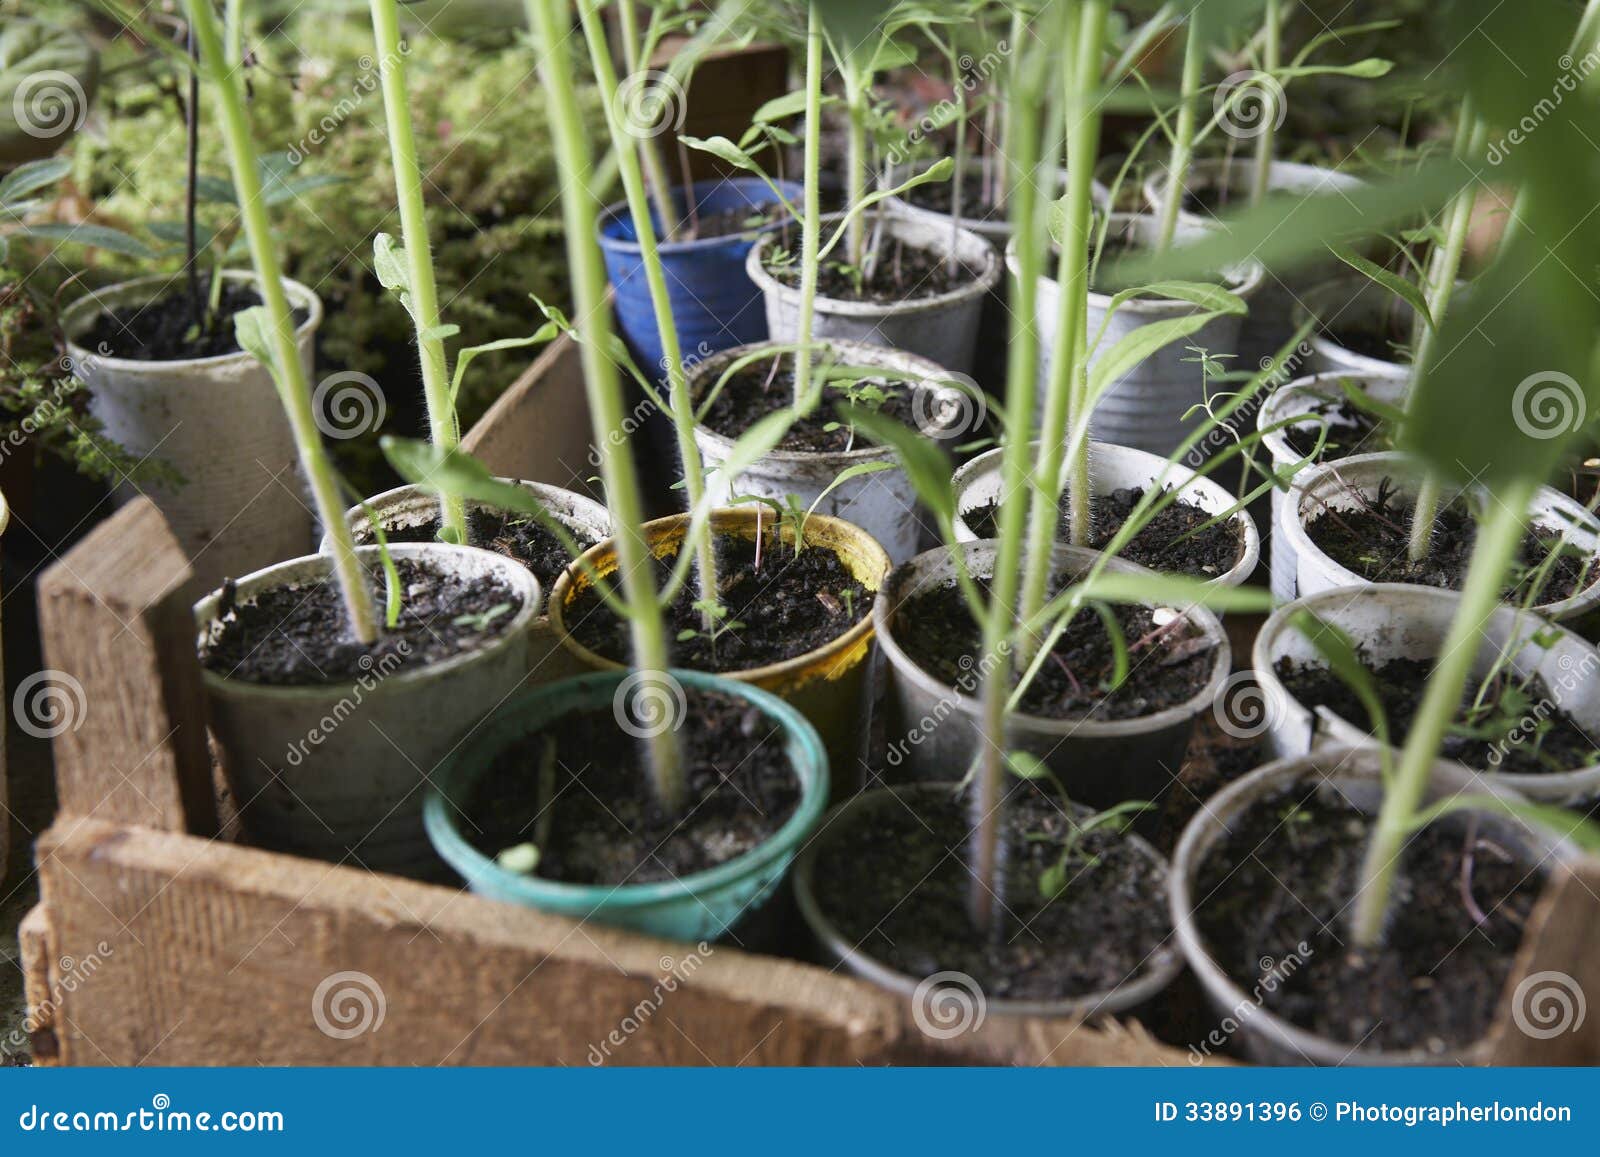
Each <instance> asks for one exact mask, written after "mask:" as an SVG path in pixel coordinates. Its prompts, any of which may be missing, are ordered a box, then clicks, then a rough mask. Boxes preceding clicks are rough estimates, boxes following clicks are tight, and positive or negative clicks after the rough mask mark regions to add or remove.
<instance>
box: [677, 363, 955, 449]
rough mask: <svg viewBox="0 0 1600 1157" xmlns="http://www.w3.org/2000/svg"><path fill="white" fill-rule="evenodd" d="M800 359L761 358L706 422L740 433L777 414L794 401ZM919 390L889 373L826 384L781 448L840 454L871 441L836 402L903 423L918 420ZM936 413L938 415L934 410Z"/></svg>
mask: <svg viewBox="0 0 1600 1157" xmlns="http://www.w3.org/2000/svg"><path fill="white" fill-rule="evenodd" d="M793 365H794V360H793V358H792V357H790V356H789V355H788V354H784V355H782V357H781V360H780V359H779V358H773V359H770V360H768V361H766V362H755V363H752V364H751V365H749V366H746V367H745V368H744V369H742V370H740V371H739V372H738V373H736V374H735V375H734V376H733V377H731V378H729V379H728V381H727V384H726V385H724V386H723V387H722V389H721V391H720V392H719V393H718V394H717V396H716V398H715V399H714V400H713V401H712V403H711V408H710V409H709V410H707V411H706V416H705V424H706V426H707V427H708V428H710V429H711V430H714V431H715V432H717V433H718V434H721V435H722V436H723V437H724V438H737V437H739V436H740V435H741V434H743V433H744V432H745V431H746V430H748V429H750V427H751V426H754V425H755V424H756V423H757V422H759V421H760V420H761V419H762V418H765V417H766V416H767V415H768V414H775V413H777V412H778V411H779V410H783V409H786V408H788V407H789V406H791V405H792V404H793V402H794V369H793ZM912 398H913V393H912V390H911V389H910V388H909V386H908V385H907V384H906V383H905V382H904V381H891V380H890V379H888V378H863V379H860V380H857V381H853V382H849V383H847V384H839V385H835V384H831V383H830V384H829V385H826V386H824V387H823V390H822V401H821V404H819V405H818V406H817V407H816V408H815V409H813V410H812V411H811V413H809V414H807V415H806V416H805V417H803V418H800V419H799V420H797V421H796V422H795V423H794V424H793V425H792V426H790V427H789V432H788V433H787V434H785V435H784V438H783V441H782V442H780V443H778V448H779V449H780V450H789V451H797V452H802V453H808V454H836V453H839V452H841V451H844V450H849V449H855V448H859V447H861V446H863V445H871V444H872V443H871V442H870V441H869V440H868V439H867V437H866V436H865V434H863V433H862V432H861V431H858V430H854V429H853V428H852V427H850V426H848V425H846V424H845V423H844V422H842V421H840V420H839V416H838V414H837V413H836V412H835V408H836V407H837V406H839V405H840V404H843V403H848V402H854V403H855V404H857V405H860V406H864V407H866V408H868V409H874V410H877V411H878V412H879V413H880V414H883V415H884V416H885V417H889V418H893V419H894V420H895V421H897V422H900V423H901V424H903V425H906V426H909V427H912V428H913V429H914V428H915V427H916V425H917V415H916V411H915V409H914V407H913V405H912ZM928 416H929V417H932V416H934V415H928Z"/></svg>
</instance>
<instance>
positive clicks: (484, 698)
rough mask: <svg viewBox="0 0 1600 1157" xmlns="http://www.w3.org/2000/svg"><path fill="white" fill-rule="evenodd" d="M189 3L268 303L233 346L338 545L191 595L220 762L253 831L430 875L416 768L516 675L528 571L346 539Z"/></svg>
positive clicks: (463, 551)
mask: <svg viewBox="0 0 1600 1157" xmlns="http://www.w3.org/2000/svg"><path fill="white" fill-rule="evenodd" d="M185 10H186V12H187V15H188V18H189V20H190V22H191V26H192V27H193V28H194V31H195V39H196V44H197V48H198V64H197V67H198V68H200V69H201V72H202V75H203V77H204V78H205V79H206V80H207V81H208V82H209V87H210V88H211V89H212V91H213V93H214V96H215V100H216V109H217V113H218V123H219V125H220V127H221V130H222V133H223V136H224V138H225V140H226V142H227V147H228V152H229V156H230V165H231V169H232V172H233V179H234V183H235V186H236V188H237V190H238V194H239V195H238V203H239V206H240V213H241V217H242V223H243V231H244V236H245V238H246V240H247V243H248V245H249V249H250V254H251V260H252V263H253V265H254V268H255V284H256V286H257V287H258V289H259V291H260V293H261V296H262V298H263V300H264V303H265V304H264V305H262V306H257V307H252V308H249V309H245V310H243V311H242V312H241V313H240V314H239V315H238V318H237V320H236V322H235V326H236V332H237V340H238V344H239V345H240V346H241V347H242V348H243V349H245V350H247V351H249V353H250V354H251V356H253V357H255V358H257V359H259V360H260V361H261V363H262V364H263V365H264V366H265V367H267V368H268V370H269V372H270V375H271V380H272V381H273V383H274V384H275V385H276V387H277V390H278V394H279V397H280V398H281V400H282V405H283V408H284V410H285V411H286V413H287V415H288V420H289V424H290V427H291V429H292V430H293V432H294V437H295V442H296V445H297V448H298V451H299V457H300V464H301V467H302V468H303V470H304V471H305V474H306V477H307V479H308V481H309V483H310V488H311V494H312V497H313V499H314V501H315V503H316V507H317V511H318V513H319V515H320V517H321V519H322V521H323V523H324V525H325V526H326V527H327V528H328V533H329V538H330V540H331V545H332V551H331V553H330V554H328V555H314V556H310V557H304V558H296V559H293V560H291V561H288V562H282V563H279V564H277V565H274V566H270V567H267V568H266V569H264V570H260V571H256V572H254V573H252V574H248V575H245V576H243V577H242V578H240V580H239V581H238V582H234V581H232V580H230V581H228V582H227V583H225V584H224V585H223V586H222V588H221V589H219V590H217V591H216V592H214V593H213V594H211V595H209V596H207V597H206V598H205V599H203V600H202V601H201V602H200V603H199V605H198V606H197V607H196V609H195V614H196V619H197V624H198V627H199V632H200V639H199V649H200V659H201V664H202V666H203V668H204V678H205V689H206V696H207V701H208V706H209V709H210V718H211V724H212V727H213V729H214V732H215V734H216V736H217V742H218V745H219V749H220V752H221V756H222V766H223V771H224V773H225V774H226V775H227V776H228V777H229V781H230V783H231V784H232V786H233V790H234V792H235V796H236V798H238V799H239V800H240V805H241V806H240V821H241V823H242V824H243V825H244V826H245V828H246V829H247V830H248V831H250V832H252V833H253V834H255V836H256V837H257V838H259V839H261V840H263V841H264V842H267V843H269V844H270V845H272V846H275V847H282V848H288V849H292V850H295V851H299V852H302V853H305V854H311V855H321V856H325V857H328V858H332V859H339V860H342V859H345V858H352V857H353V858H354V859H355V860H356V861H357V862H360V863H364V864H367V865H369V866H372V867H375V868H380V869H384V870H392V871H409V872H412V873H422V874H427V873H429V872H432V871H436V870H437V862H436V861H435V860H433V858H432V857H431V855H430V854H429V852H428V846H427V843H426V840H425V838H424V836H423V832H422V816H421V802H422V801H421V788H422V786H423V783H424V781H425V778H426V770H425V769H427V768H429V767H432V766H433V765H434V763H435V762H436V761H437V760H438V759H439V758H440V757H442V756H443V754H444V753H445V752H446V751H447V750H449V749H450V747H452V746H453V745H454V744H455V742H456V741H457V740H458V739H459V738H460V736H461V735H462V734H464V733H465V732H466V731H467V730H469V729H470V728H471V727H472V725H473V724H474V723H475V722H476V720H477V719H478V718H479V717H481V716H482V715H483V713H484V712H485V711H486V710H488V708H489V707H491V706H492V705H493V704H494V703H495V702H496V701H497V700H498V699H500V698H503V697H504V696H506V695H507V694H509V693H510V692H511V691H512V690H513V689H514V688H515V687H516V685H517V683H518V681H519V680H520V679H521V677H522V675H523V673H524V672H525V670H526V662H527V657H526V648H525V647H524V646H522V645H520V644H521V643H522V632H523V631H525V630H526V627H527V624H528V621H529V620H530V619H531V618H532V617H533V615H534V614H535V613H536V612H537V609H538V603H539V590H538V584H537V583H536V582H535V581H534V579H533V576H532V575H530V574H529V573H528V572H527V571H526V570H524V569H523V568H521V567H519V566H517V565H515V564H514V563H512V562H511V561H510V560H508V559H504V558H502V557H500V556H498V555H494V554H490V553H489V552H486V551H476V550H471V549H468V548H465V547H458V546H445V545H442V544H429V545H407V546H397V547H395V548H393V549H384V548H366V549H365V550H362V551H358V550H357V549H356V548H355V546H354V543H353V542H352V540H351V537H350V533H349V529H348V528H347V527H346V526H345V525H344V523H343V521H342V519H341V518H340V513H341V503H340V501H339V490H338V482H337V479H336V476H335V475H334V473H333V471H332V469H331V467H330V465H329V463H328V460H327V457H326V451H325V450H324V448H323V445H322V442H321V439H320V437H319V434H318V430H317V425H316V420H315V415H314V412H313V406H312V394H311V390H310V387H309V383H308V382H307V379H306V373H305V366H304V363H303V361H302V360H301V355H300V349H299V346H298V344H297V342H296V335H295V323H294V317H293V314H292V312H291V306H290V298H289V294H288V292H287V290H286V288H285V287H284V283H283V280H282V277H281V274H280V272H279V265H278V258H277V254H276V253H275V251H274V249H273V244H272V237H271V233H270V228H269V224H268V218H267V205H266V201H265V200H264V198H263V196H262V188H261V177H260V170H259V167H258V164H257V157H256V152H255V146H254V142H253V139H252V136H251V130H250V124H249V120H248V116H247V113H246V109H245V100H244V92H243V83H242V79H241V77H240V76H239V73H238V70H237V69H236V68H235V67H234V65H233V63H232V60H231V58H230V57H229V55H228V54H227V52H226V50H225V48H224V39H223V30H222V28H221V26H220V25H219V23H218V21H217V17H216V15H215V14H214V13H213V11H212V10H211V7H210V5H209V4H207V3H205V2H204V0H191V2H189V3H188V4H186V5H185ZM378 589H381V591H382V602H383V612H382V614H381V616H380V614H379V612H378V609H377V606H376V602H377V600H376V598H375V592H376V590H378ZM424 705H425V706H424ZM357 713H359V714H361V715H363V716H364V719H363V720H362V721H361V722H350V723H349V725H345V724H346V722H347V720H349V717H350V716H351V715H353V714H357ZM363 724H366V725H363ZM397 752H398V753H399V754H398V756H397Z"/></svg>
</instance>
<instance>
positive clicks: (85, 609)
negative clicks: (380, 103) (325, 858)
mask: <svg viewBox="0 0 1600 1157" xmlns="http://www.w3.org/2000/svg"><path fill="white" fill-rule="evenodd" d="M581 387H582V381H581V376H580V371H579V368H578V359H577V357H576V356H575V350H574V348H573V347H572V346H571V344H570V343H566V342H563V343H558V344H557V345H555V346H553V347H552V348H551V349H550V350H549V351H548V352H547V353H546V354H545V355H544V356H543V357H542V358H540V360H539V362H538V363H537V364H536V365H535V366H534V367H533V369H532V370H531V371H530V372H529V373H528V374H526V375H524V377H523V378H522V379H520V380H519V381H518V382H517V383H516V384H515V385H514V386H513V387H512V389H511V390H510V391H509V392H508V393H507V394H506V396H505V397H504V398H503V399H502V400H501V401H500V403H499V404H497V405H496V406H495V407H494V409H493V410H492V411H491V412H490V413H489V415H487V416H486V417H485V419H484V421H483V422H482V423H481V424H480V425H479V426H478V427H477V428H476V429H475V430H474V431H473V433H472V437H471V444H472V446H473V448H474V449H475V450H476V451H477V452H478V453H479V454H481V455H482V456H483V457H485V458H486V459H487V460H488V462H489V464H490V465H491V467H493V468H494V469H495V470H497V471H500V472H503V473H508V474H514V475H520V476H522V477H530V478H540V479H546V480H550V481H556V482H563V483H570V482H571V480H572V477H573V475H574V470H577V471H578V476H580V477H581V476H584V472H583V471H582V468H581V467H579V466H578V465H577V464H578V463H581V462H582V461H584V460H585V459H586V456H587V433H588V431H587V414H586V412H585V410H584V407H583V396H582V388H581ZM188 573H189V572H188V568H187V566H186V565H185V563H184V559H183V555H182V553H181V551H180V550H179V549H178V545H177V543H176V541H175V540H174V538H173V537H172V535H171V533H170V532H169V531H168V530H167V528H166V525H165V523H164V522H163V521H162V519H161V517H160V515H159V514H158V513H157V512H156V510H155V508H154V507H153V506H152V505H150V504H149V503H148V502H144V501H140V502H136V503H134V504H132V505H130V506H128V507H126V508H124V509H123V510H121V511H120V512H119V513H118V514H116V515H115V516H114V517H113V518H112V519H110V520H109V521H108V522H106V523H105V524H104V525H102V526H101V527H100V528H99V529H97V530H96V531H95V532H93V533H92V534H91V535H90V536H89V537H88V538H87V539H85V540H84V542H83V543H82V544H81V545H79V546H78V547H77V548H76V549H75V550H74V551H72V553H71V554H69V555H68V556H67V557H66V558H64V559H63V560H62V561H61V562H60V563H59V564H58V565H57V566H55V567H54V568H52V569H51V570H50V571H49V572H48V573H47V574H46V575H45V576H44V577H43V578H42V579H41V582H40V587H41V590H40V615H41V630H42V632H43V636H44V646H45V653H46V663H47V665H48V666H50V667H53V668H56V669H60V670H65V671H68V672H70V673H71V674H72V675H73V676H74V677H75V678H76V679H78V680H79V682H81V683H82V685H83V687H84V690H85V693H86V697H87V703H88V711H87V712H86V714H85V718H84V721H83V725H82V726H81V727H80V728H79V729H78V730H76V731H69V732H67V733H65V734H63V735H62V736H61V737H60V738H59V739H58V740H57V741H56V747H55V758H56V776H57V781H58V784H59V789H60V800H61V810H60V814H59V815H58V817H57V819H56V822H55V823H54V825H53V826H52V827H51V828H50V829H49V830H48V831H46V832H45V833H44V834H43V836H42V837H41V839H40V840H39V844H38V849H37V859H38V864H39V872H40V885H41V892H42V901H41V903H40V905H39V906H38V907H37V908H36V909H35V910H34V911H33V912H32V913H31V914H30V915H29V917H28V919H27V920H26V921H25V923H24V925H23V929H22V947H23V959H24V966H25V968H26V971H27V983H28V993H29V1000H30V1004H31V1006H32V1015H31V1016H30V1019H29V1029H30V1031H31V1033H32V1044H33V1049H34V1053H35V1056H36V1059H37V1060H38V1061H39V1062H40V1063H46V1064H74V1065H101V1064H118V1065H123V1064H165V1065H181V1064H236V1065H248V1064H274V1065H276V1064H363V1065H372V1064H394V1065H403V1064H440V1063H451V1064H572V1065H581V1064H586V1063H593V1062H595V1061H597V1060H599V1059H605V1060H607V1061H609V1062H611V1063H621V1064H646V1063H648V1064H790V1065H796V1064H839V1065H846V1064H885V1063H901V1064H945V1063H963V1064H974V1063H975V1064H1030V1065H1034V1064H1053V1065H1091V1064H1118V1065H1124V1064H1138V1065H1186V1064H1188V1063H1189V1054H1188V1053H1187V1052H1186V1051H1184V1050H1180V1049H1176V1048H1173V1047H1170V1046H1168V1045H1165V1044H1162V1043H1160V1042H1159V1041H1157V1040H1155V1039H1154V1038H1153V1037H1152V1036H1151V1035H1150V1034H1149V1033H1147V1032H1146V1031H1144V1030H1143V1029H1142V1028H1140V1027H1139V1026H1138V1025H1136V1024H1121V1023H1115V1022H1111V1023H1104V1024H1099V1025H1085V1024H1080V1023H1077V1022H1073V1021H1060V1020H1048V1019H1043V1018H1025V1019H1021V1018H1019V1019H1010V1018H1003V1017H997V1016H990V1017H988V1018H987V1020H986V1021H985V1022H984V1023H983V1024H982V1025H981V1027H979V1028H978V1029H977V1030H976V1031H973V1032H970V1033H966V1034H963V1035H961V1036H958V1037H955V1038H953V1039H933V1038H930V1037H929V1036H927V1035H925V1034H924V1033H922V1032H921V1031H919V1029H918V1028H917V1026H916V1023H915V1020H914V1018H913V1016H912V1014H911V1009H910V1006H909V1004H908V1003H907V1002H906V1001H904V1000H903V999H901V998H899V997H896V996H893V995H891V994H889V993H886V992H883V991H881V990H879V989H877V988H874V987H873V986H871V985H868V984H866V983H864V982H861V981H857V980H854V979H851V978H849V977H846V976H844V975H841V974H838V973H836V972H832V971H829V970H827V969H824V968H819V967H816V966H813V965H810V964H804V963H799V962H796V961H792V960H785V959H777V958H773V957H763V956H758V955H753V954H749V953H746V952H742V951H739V950H738V949H735V948H732V947H722V946H711V948H710V949H709V950H708V951H706V952H704V953H702V952H700V951H699V950H698V949H697V948H696V947H694V946H690V945H683V944H675V943H671V942H667V941H663V940H657V939H653V938H650V937H646V936H641V935H636V934H633V933H628V932H623V931H618V930H614V929H607V928H602V927H597V926H593V925H588V924H581V923H577V922H574V921H571V920H568V919H564V918H561V917H556V916H548V915H544V914H541V913H538V912H534V911H530V910H527V909H523V908H518V907H513V906H510V905H506V904H501V903H497V902H494V901H490V900H485V899H481V898H479V897H476V896H472V895H470V894H468V893H465V892H463V891H461V890H459V889H457V888H454V887H443V886H438V885H431V884H422V883H417V882H414V881H410V880H403V879H400V878H397V877H391V876H384V875H378V874H373V873H369V872H366V871H363V870H358V869H356V868H352V867H347V866H340V865H334V864H327V863H322V862H320V861H312V860H304V859H298V858H295V857H293V856H287V855H280V854H277V853H273V852H266V851H262V850H260V849H256V848H251V847H245V846H241V845H239V844H236V843H234V842H231V840H230V839H229V838H228V836H227V832H228V828H229V825H228V823H227V817H226V807H223V808H221V809H219V807H218V792H217V788H216V781H215V779H214V771H213V767H212V763H211V760H210V757H209V752H208V749H207V744H206V738H205V722H204V701H203V697H202V694H201V682H200V669H199V665H198V663H197V662H196V660H195V656H194V651H193V627H192V625H191V621H190V612H189V608H188V607H187V606H184V605H182V604H181V603H180V602H179V601H178V599H177V597H176V592H178V591H179V590H180V589H181V588H182V586H183V584H184V582H185V581H186V580H187V578H188ZM1596 894H1600V874H1597V873H1596V872H1594V871H1589V872H1587V874H1586V875H1585V877H1583V878H1579V877H1577V876H1570V875H1565V876H1563V877H1562V878H1561V879H1559V880H1558V881H1556V883H1555V884H1554V886H1553V887H1552V888H1551V889H1550V890H1549V893H1548V895H1547V896H1546V898H1545V900H1544V901H1543V902H1542V905H1541V907H1540V909H1539V911H1538V913H1537V914H1536V917H1535V922H1536V927H1535V928H1533V929H1532V930H1531V933H1530V935H1529V937H1528V946H1527V948H1526V950H1525V952H1524V956H1523V959H1522V960H1521V961H1519V966H1518V975H1519V976H1521V975H1524V974H1527V973H1530V972H1535V971H1540V970H1556V971H1562V972H1566V973H1568V974H1570V975H1572V976H1573V977H1576V978H1578V979H1579V980H1580V982H1581V983H1583V984H1584V986H1585V987H1586V989H1587V991H1588V992H1589V993H1590V994H1592V995H1594V996H1595V997H1596V998H1597V999H1600V920H1596V919H1594V913H1595V908H1596V900H1595V896H1596ZM691 957H692V958H693V959H694V961H695V965H694V967H693V969H692V971H691V970H690V969H689V968H688V965H687V961H688V960H689V959H690V958H691ZM341 974H361V976H360V978H358V979H356V980H354V981H353V983H356V984H358V985H363V986H365V987H366V991H367V992H368V993H369V995H370V997H371V998H372V1000H373V1005H372V1008H373V1010H374V1012H375V1010H376V1009H377V1007H378V1005H379V1003H380V1002H379V999H378V993H379V992H381V1009H382V1017H381V1021H379V1022H378V1023H377V1024H376V1025H373V1024H372V1021H373V1019H374V1015H373V1014H372V1013H369V1014H368V1017H367V1028H366V1030H365V1031H361V1032H357V1033H354V1034H350V1033H348V1032H347V1031H345V1030H344V1027H343V1022H340V1021H338V1020H337V1019H330V1018H329V1016H328V1011H329V1006H328V1004H327V1001H326V998H327V996H328V995H329V994H330V992H331V991H332V990H336V989H337V988H339V987H340V986H341V985H343V984H345V983H346V982H351V979H352V978H351V977H350V976H341ZM669 977H670V978H672V979H673V983H671V984H670V985H664V981H665V980H666V979H667V978H669ZM319 998H320V999H321V1000H322V1003H321V1004H320V1005H319V1003H318V1002H319ZM319 1007H320V1009H321V1010H322V1011H321V1013H320V1015H321V1017H322V1025H321V1027H319V1012H318V1010H319ZM346 1010H347V1011H351V1010H353V1006H347V1009H346ZM1503 1019H1504V1018H1503ZM329 1029H331V1030H332V1031H328V1030H329ZM1497 1056H1498V1057H1499V1058H1500V1059H1503V1060H1506V1061H1514V1062H1539V1063H1585V1062H1589V1063H1592V1062H1594V1061H1595V1060H1596V1059H1597V1058H1600V1014H1597V1015H1594V1016H1591V1017H1589V1018H1587V1022H1586V1023H1585V1024H1584V1025H1583V1026H1582V1028H1581V1030H1580V1031H1579V1032H1576V1033H1571V1034H1565V1035H1563V1036H1561V1037H1558V1038H1554V1039H1552V1040H1545V1041H1540V1040H1536V1039H1533V1038H1531V1037H1528V1036H1526V1035H1525V1034H1523V1033H1521V1032H1518V1031H1516V1030H1515V1029H1509V1030H1507V1028H1506V1026H1504V1025H1502V1027H1501V1032H1500V1044H1499V1047H1498V1053H1497Z"/></svg>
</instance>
